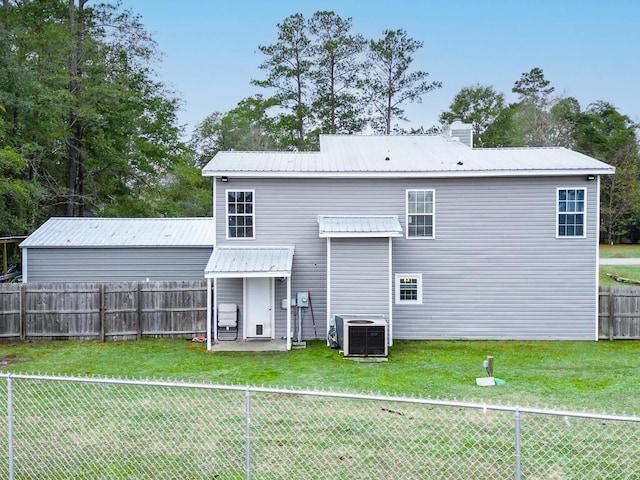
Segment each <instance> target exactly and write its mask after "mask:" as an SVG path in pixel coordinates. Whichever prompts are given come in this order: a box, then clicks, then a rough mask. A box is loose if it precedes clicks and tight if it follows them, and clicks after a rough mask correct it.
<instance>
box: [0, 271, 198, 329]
mask: <svg viewBox="0 0 640 480" xmlns="http://www.w3.org/2000/svg"><path fill="white" fill-rule="evenodd" d="M206 294H207V284H206V282H205V281H204V280H202V281H182V282H140V283H135V282H134V283H131V282H127V283H24V284H1V285H0V338H8V339H11V338H14V339H21V340H26V339H35V338H41V339H56V338H68V339H100V340H102V341H105V340H120V339H140V338H141V337H142V336H155V337H163V336H169V337H189V336H197V335H203V334H205V333H206V328H207V295H206Z"/></svg>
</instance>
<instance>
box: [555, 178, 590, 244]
mask: <svg viewBox="0 0 640 480" xmlns="http://www.w3.org/2000/svg"><path fill="white" fill-rule="evenodd" d="M585 202H586V191H585V189H584V188H559V189H558V215H557V219H558V228H557V237H558V238H560V237H585V236H586V233H587V232H586V230H585V220H584V216H585V212H586V209H585Z"/></svg>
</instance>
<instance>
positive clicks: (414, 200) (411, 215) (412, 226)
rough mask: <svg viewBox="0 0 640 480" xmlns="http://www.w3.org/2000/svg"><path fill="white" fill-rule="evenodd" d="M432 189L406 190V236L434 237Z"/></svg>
mask: <svg viewBox="0 0 640 480" xmlns="http://www.w3.org/2000/svg"><path fill="white" fill-rule="evenodd" d="M435 196H436V193H435V191H434V190H407V238H435V237H434V216H435Z"/></svg>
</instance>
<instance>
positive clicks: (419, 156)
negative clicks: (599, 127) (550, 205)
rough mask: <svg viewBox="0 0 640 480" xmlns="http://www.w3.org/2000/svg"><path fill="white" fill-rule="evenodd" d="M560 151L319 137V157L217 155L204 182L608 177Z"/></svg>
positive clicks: (604, 169) (602, 166) (440, 139)
mask: <svg viewBox="0 0 640 480" xmlns="http://www.w3.org/2000/svg"><path fill="white" fill-rule="evenodd" d="M614 172H615V169H614V168H613V167H611V166H610V165H607V164H606V163H603V162H600V161H599V160H596V159H594V158H591V157H588V156H586V155H583V154H581V153H578V152H575V151H573V150H569V149H566V148H563V147H541V148H507V149H477V148H469V147H467V146H466V145H464V144H463V143H461V142H459V141H457V140H456V139H452V138H446V137H444V136H442V135H415V136H412V135H408V136H381V135H380V136H365V135H321V136H320V152H218V153H217V154H216V156H215V157H214V158H213V159H212V160H211V161H210V162H209V163H208V164H207V165H206V166H205V167H204V168H203V170H202V174H203V175H204V176H245V177H246V176H252V175H256V174H260V176H263V177H264V176H274V177H276V176H277V177H283V176H285V177H286V176H291V177H314V176H316V177H318V176H321V177H364V176H378V177H380V176H384V177H393V176H395V177H402V176H416V175H420V176H425V177H469V176H514V175H515V176H524V175H566V174H603V175H606V174H611V173H614Z"/></svg>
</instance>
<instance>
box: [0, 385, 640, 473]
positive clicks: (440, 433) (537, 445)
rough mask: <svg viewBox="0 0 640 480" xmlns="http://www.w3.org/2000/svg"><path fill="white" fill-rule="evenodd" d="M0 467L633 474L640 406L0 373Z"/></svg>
mask: <svg viewBox="0 0 640 480" xmlns="http://www.w3.org/2000/svg"><path fill="white" fill-rule="evenodd" d="M0 378H1V379H2V380H0V395H2V398H3V399H4V400H3V401H2V402H1V403H0V414H1V415H2V418H3V420H2V422H1V423H0V426H1V427H2V432H0V443H1V446H0V456H1V457H2V461H1V464H0V477H2V478H9V479H11V480H13V479H33V478H55V479H96V478H100V479H122V478H135V479H157V478H163V479H184V478H190V479H240V478H254V479H335V478H345V479H425V478H434V479H440V478H443V479H444V478H446V479H489V478H490V479H503V478H504V479H513V478H516V479H520V478H522V479H603V478H607V479H638V478H640V418H638V417H620V416H609V415H591V414H585V413H572V412H556V411H544V410H536V409H519V408H516V407H506V406H489V405H479V404H472V403H463V402H445V401H436V400H422V399H410V398H395V397H383V396H366V395H352V394H346V393H331V392H306V391H293V390H279V389H268V388H252V387H238V386H216V385H203V384H188V383H170V382H156V381H134V380H111V379H96V378H71V377H51V376H39V375H21V374H0Z"/></svg>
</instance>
